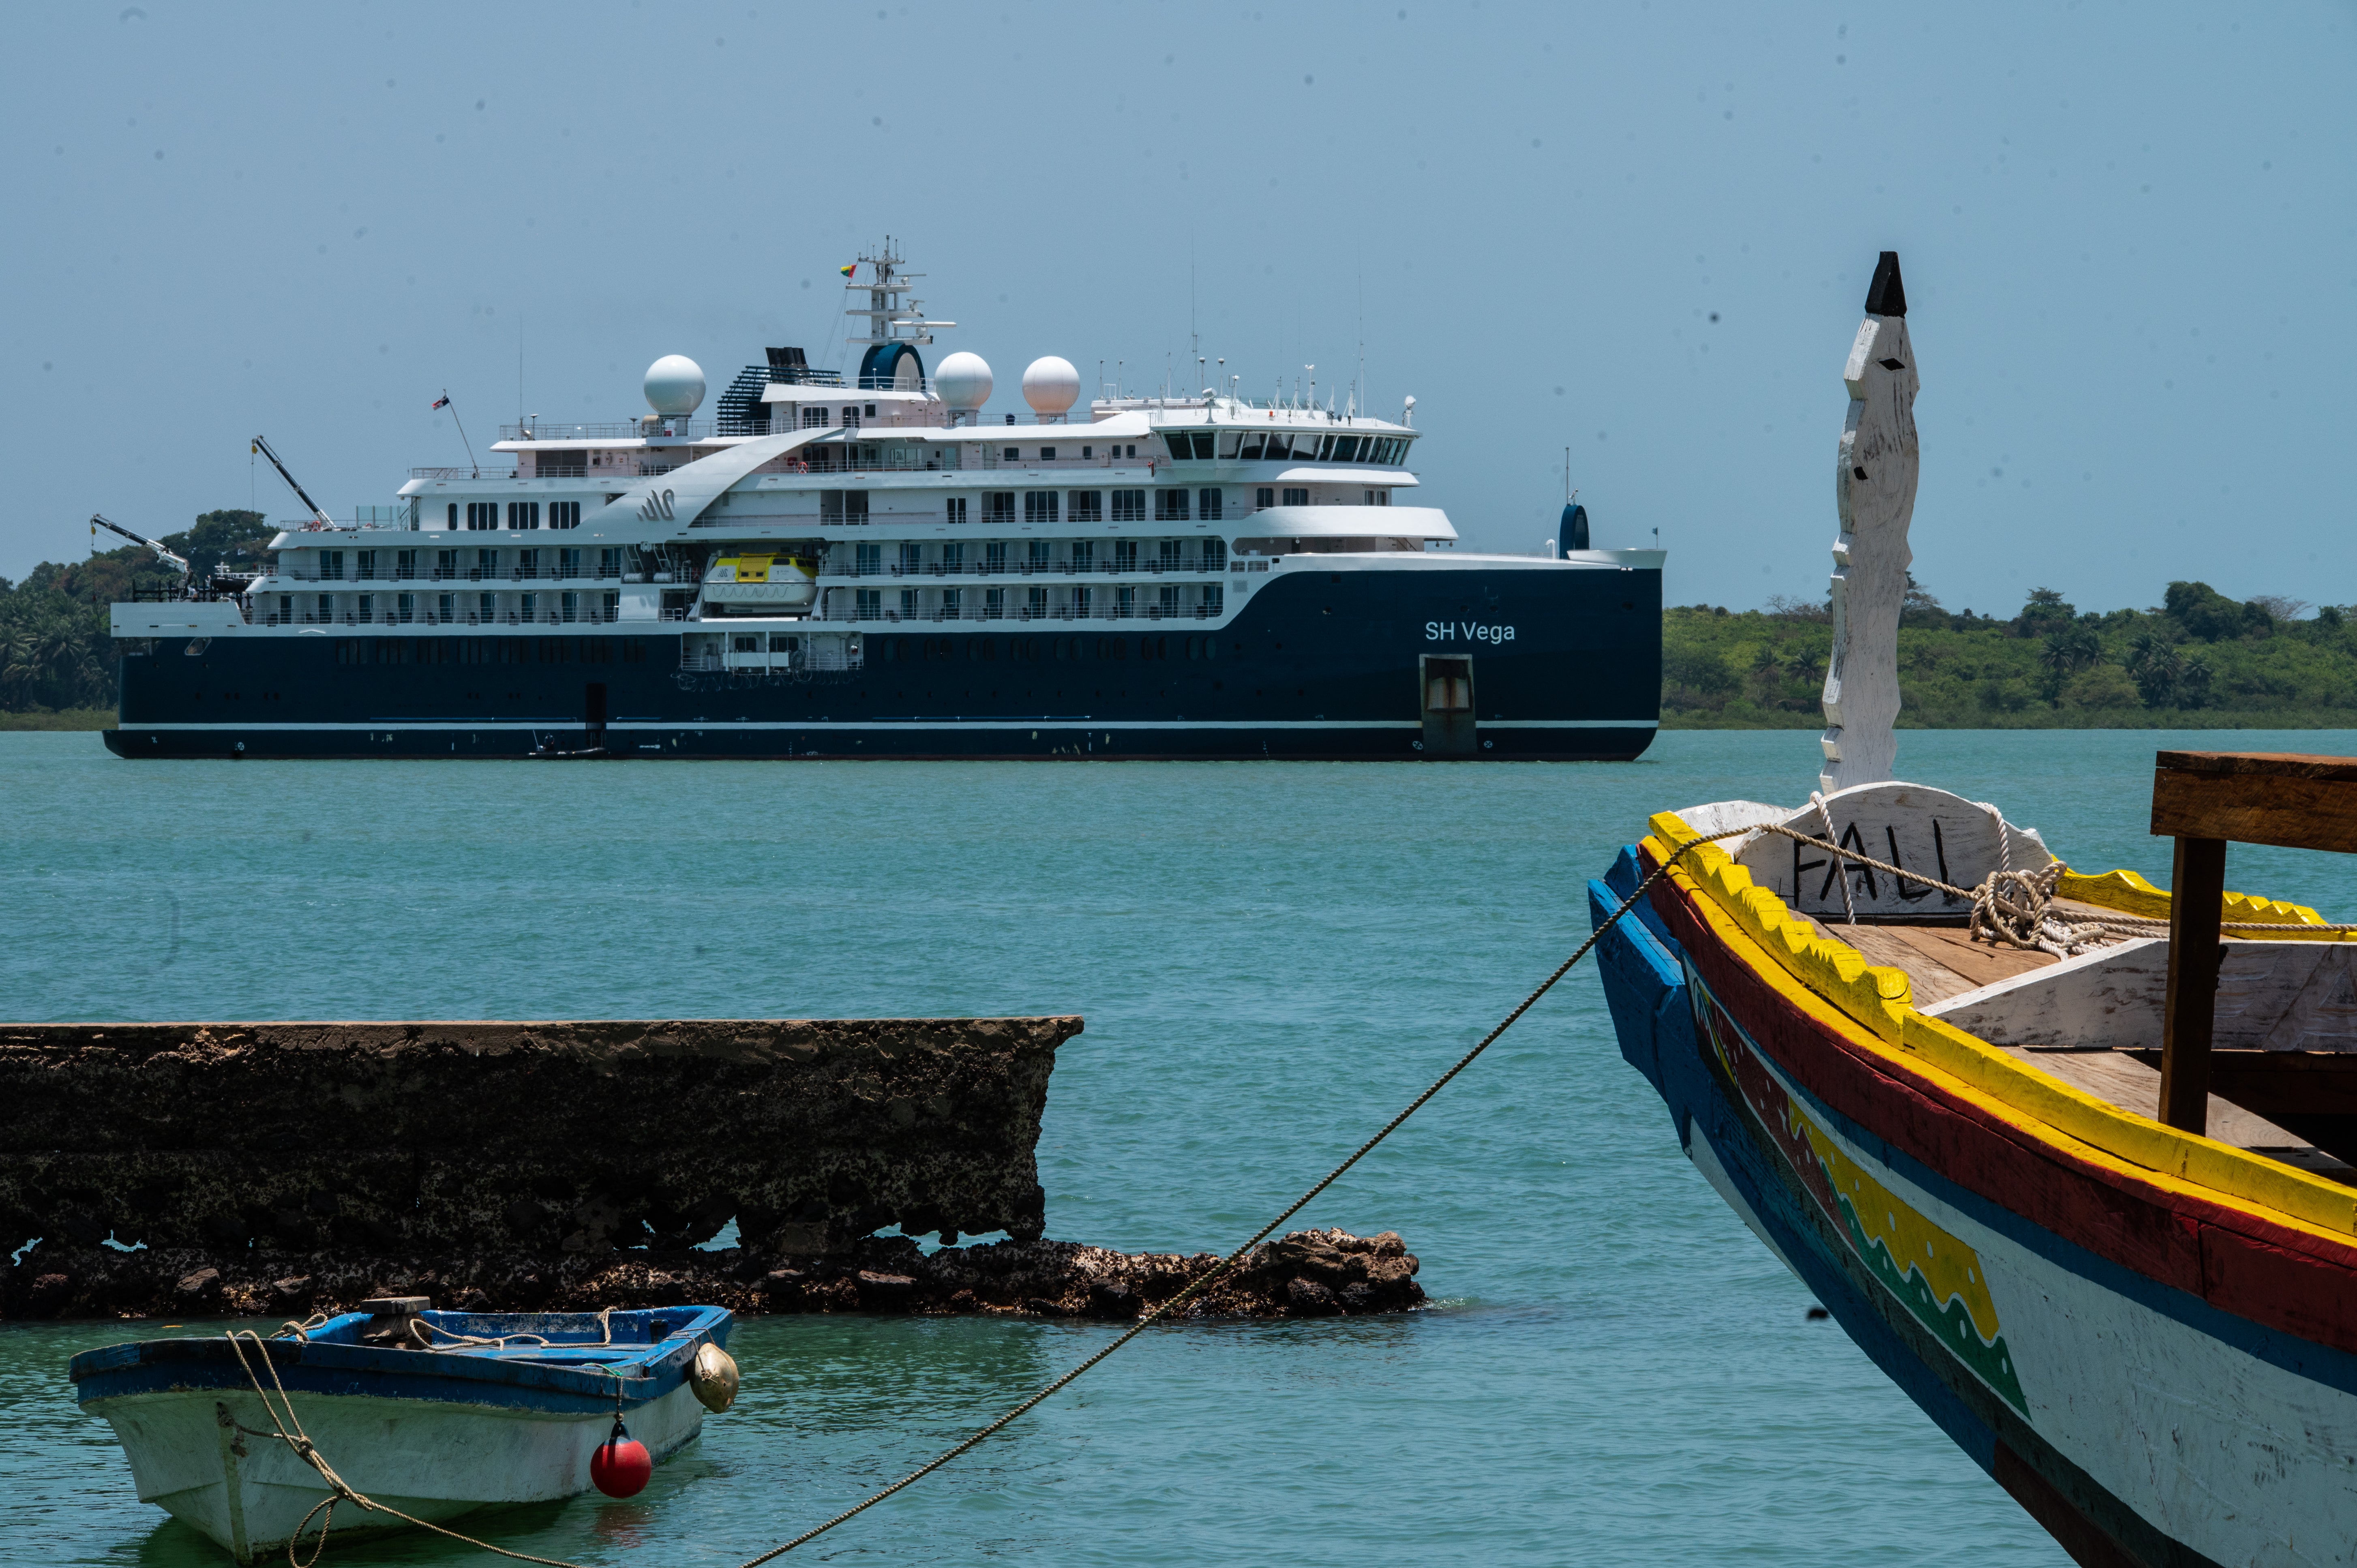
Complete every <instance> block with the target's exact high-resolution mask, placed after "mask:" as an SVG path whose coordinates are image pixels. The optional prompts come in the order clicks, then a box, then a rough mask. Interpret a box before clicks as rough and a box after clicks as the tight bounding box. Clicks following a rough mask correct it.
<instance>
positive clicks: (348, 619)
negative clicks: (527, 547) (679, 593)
mask: <svg viewBox="0 0 2357 1568" xmlns="http://www.w3.org/2000/svg"><path fill="white" fill-rule="evenodd" d="M247 618H248V619H249V620H251V619H252V618H253V616H252V613H251V612H249V613H248V616H247ZM621 618H622V617H621V607H619V606H618V605H581V606H577V607H575V608H573V609H569V610H568V609H565V607H562V606H559V607H555V608H554V609H545V610H544V609H539V608H534V609H533V611H532V612H531V613H530V614H526V613H524V612H523V611H522V610H500V611H492V612H490V613H488V614H486V613H485V612H483V611H481V610H459V609H451V610H447V611H446V610H443V609H441V608H439V607H434V608H427V607H423V606H420V607H414V608H411V609H405V610H404V609H400V608H393V609H382V610H380V609H366V610H359V609H352V610H344V611H342V612H340V613H337V614H330V615H318V614H316V613H314V612H312V611H309V610H306V611H304V612H303V613H301V614H300V615H292V614H287V615H282V614H280V613H279V612H278V611H276V610H273V611H270V612H269V613H268V615H267V616H266V617H265V618H264V621H263V623H262V624H264V625H265V626H576V625H591V626H598V625H609V624H611V623H613V622H616V621H619V620H620V619H621Z"/></svg>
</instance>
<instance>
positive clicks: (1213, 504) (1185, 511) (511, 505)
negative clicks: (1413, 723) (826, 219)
mask: <svg viewBox="0 0 2357 1568" xmlns="http://www.w3.org/2000/svg"><path fill="white" fill-rule="evenodd" d="M1007 450H1008V452H1009V454H1010V455H1011V454H1012V453H1013V451H1014V448H1012V447H1009V448H1008V449H1007ZM1055 450H1056V449H1055V448H1054V447H1052V446H1043V447H1041V448H1040V452H1041V453H1042V455H1043V456H1051V457H1052V456H1053V455H1054V453H1055ZM1152 494H1153V503H1152V504H1153V508H1154V519H1153V520H1154V521H1157V522H1189V521H1197V520H1199V519H1200V520H1201V521H1207V522H1216V521H1219V520H1221V519H1222V518H1223V517H1225V516H1226V515H1227V492H1225V491H1224V490H1222V489H1217V488H1216V487H1211V486H1205V487H1203V488H1202V489H1175V488H1166V489H1157V490H1155V491H1153V492H1152ZM1020 495H1021V505H1022V519H1023V521H1024V522H1026V523H1028V524H1031V525H1034V526H1037V525H1039V524H1041V523H1054V522H1061V521H1071V522H1079V523H1092V522H1105V521H1113V522H1144V521H1146V505H1147V501H1146V496H1147V492H1146V491H1145V490H1142V489H1136V490H1024V491H1022V492H1020ZM1391 499H1392V497H1391V492H1390V491H1389V490H1387V489H1373V490H1368V491H1367V492H1366V493H1365V497H1364V504H1365V505H1368V506H1389V505H1390V504H1391ZM981 501H982V507H981V519H982V521H985V522H996V523H1009V524H1011V523H1013V522H1014V521H1015V520H1016V506H1017V492H1016V491H1014V490H985V492H983V494H982V497H981ZM1308 504H1309V490H1308V487H1307V486H1300V485H1289V486H1272V485H1262V486H1260V487H1258V488H1256V489H1254V492H1253V507H1254V510H1266V509H1267V508H1269V507H1273V506H1308ZM464 510H465V513H466V522H465V527H466V528H467V529H468V530H469V531H471V532H478V533H481V532H492V531H495V530H499V529H506V530H507V531H509V532H516V533H526V532H534V531H537V530H538V529H539V528H540V527H541V526H542V523H541V518H542V515H543V512H544V510H545V513H546V516H547V519H548V522H547V526H548V527H549V528H552V529H558V530H562V529H570V528H578V527H580V526H581V503H580V502H579V501H508V502H505V503H504V510H502V503H501V502H499V501H468V502H466V503H465V508H464ZM943 510H944V511H945V513H946V515H945V517H944V519H943V521H947V522H952V523H963V522H970V521H973V520H974V508H973V506H972V498H969V497H966V496H951V497H949V498H948V499H946V500H945V501H944V502H943ZM459 512H460V503H459V502H457V501H452V502H451V503H450V505H449V527H450V530H451V532H458V530H459V527H460V523H459ZM818 516H819V521H820V522H821V523H822V524H825V523H844V524H856V523H864V522H866V521H867V492H866V490H822V491H820V492H819V500H818ZM503 519H504V521H502V520H503Z"/></svg>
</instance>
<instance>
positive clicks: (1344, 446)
mask: <svg viewBox="0 0 2357 1568" xmlns="http://www.w3.org/2000/svg"><path fill="white" fill-rule="evenodd" d="M1359 441H1360V437H1358V436H1356V435H1337V436H1335V437H1334V451H1333V459H1334V461H1335V462H1337V463H1355V462H1357V461H1358V460H1359ZM1369 445H1371V446H1372V442H1371V443H1369Z"/></svg>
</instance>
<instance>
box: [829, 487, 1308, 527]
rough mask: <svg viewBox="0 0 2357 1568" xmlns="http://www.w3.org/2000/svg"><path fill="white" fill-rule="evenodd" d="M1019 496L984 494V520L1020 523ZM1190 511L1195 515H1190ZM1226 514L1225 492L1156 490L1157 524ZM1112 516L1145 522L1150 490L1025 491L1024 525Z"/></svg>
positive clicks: (958, 505)
mask: <svg viewBox="0 0 2357 1568" xmlns="http://www.w3.org/2000/svg"><path fill="white" fill-rule="evenodd" d="M1273 493H1274V492H1272V491H1269V490H1263V491H1262V492H1261V495H1262V497H1263V498H1264V499H1262V501H1261V504H1262V505H1263V506H1269V505H1273V504H1274V503H1273V502H1271V501H1270V500H1268V499H1265V498H1267V497H1268V496H1270V495H1272V494H1273ZM1293 493H1294V492H1292V491H1290V490H1288V491H1286V494H1288V495H1290V494H1293ZM1308 493H1309V492H1308V491H1307V490H1303V491H1301V492H1300V494H1301V495H1302V497H1303V498H1304V503H1305V504H1306V501H1307V498H1308ZM1015 494H1016V492H1014V491H1013V490H985V492H983V496H982V521H985V522H995V523H1001V524H1012V523H1013V522H1014V521H1015ZM1108 496H1110V497H1111V498H1112V499H1113V506H1112V510H1111V511H1110V513H1108V511H1107V510H1106V507H1105V499H1106V497H1108ZM860 499H861V500H862V501H863V502H865V500H866V497H865V496H863V497H861V498H860ZM966 502H967V498H966V497H964V496H952V497H950V498H949V500H948V510H949V516H948V519H947V521H951V522H965V521H970V520H971V516H972V514H971V513H970V512H969V511H968V510H967V506H966ZM1287 504H1293V503H1287ZM1190 509H1191V511H1192V517H1190V516H1189V511H1190ZM863 510H864V508H863ZM1226 515H1227V498H1226V496H1225V494H1224V493H1223V492H1222V491H1220V490H1217V489H1201V490H1194V491H1189V490H1182V489H1160V490H1156V491H1155V492H1154V521H1157V522H1188V521H1192V520H1193V518H1194V517H1200V518H1201V519H1203V520H1204V521H1207V522H1215V521H1219V520H1220V519H1221V518H1222V517H1224V516H1226ZM1108 516H1110V518H1111V520H1112V521H1114V522H1144V521H1146V492H1145V491H1144V490H1025V491H1024V492H1023V521H1025V522H1026V523H1028V524H1031V525H1034V526H1037V525H1039V524H1040V523H1054V522H1061V521H1068V520H1069V521H1072V522H1103V521H1106V520H1107V518H1108ZM821 520H822V521H823V520H824V514H823V513H822V514H821Z"/></svg>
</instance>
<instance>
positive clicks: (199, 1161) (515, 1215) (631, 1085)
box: [0, 1017, 1081, 1304]
mask: <svg viewBox="0 0 2357 1568" xmlns="http://www.w3.org/2000/svg"><path fill="white" fill-rule="evenodd" d="M1080 1031H1081V1020H1080V1019H1078V1018H1072V1017H1059V1018H965V1019H867V1020H841V1021H816V1020H759V1019H756V1020H715V1021H684V1022H682V1021H673V1022H655V1023H650V1022H639V1023H628V1022H617V1023H400V1024H87V1025H83V1024H61V1025H5V1026H0V1254H7V1253H14V1252H16V1251H18V1250H19V1249H20V1248H21V1247H23V1246H24V1244H25V1243H26V1242H27V1241H29V1240H33V1239H34V1238H36V1237H38V1238H41V1239H42V1242H43V1244H42V1246H41V1247H40V1248H38V1249H37V1252H36V1254H28V1255H27V1259H26V1262H24V1263H23V1264H20V1265H19V1266H18V1270H17V1272H19V1273H21V1272H22V1271H23V1270H24V1269H25V1268H27V1267H32V1268H35V1269H37V1270H38V1273H36V1275H35V1276H34V1277H33V1278H32V1279H31V1280H30V1281H28V1282H27V1283H24V1284H23V1285H22V1288H18V1287H17V1286H15V1285H12V1286H11V1289H10V1293H9V1294H10V1299H11V1302H12V1304H13V1303H15V1302H17V1301H25V1302H30V1301H33V1300H34V1299H36V1298H38V1299H40V1300H44V1301H46V1300H48V1299H51V1298H53V1297H56V1296H57V1295H58V1294H59V1293H60V1292H68V1293H70V1294H73V1295H74V1296H75V1297H76V1299H83V1298H85V1297H86V1296H87V1294H88V1293H87V1291H86V1290H85V1289H84V1287H83V1286H81V1285H77V1284H70V1283H56V1282H54V1281H52V1283H48V1284H46V1285H44V1284H42V1283H40V1281H41V1279H43V1278H46V1277H48V1276H49V1275H58V1274H60V1273H63V1274H65V1275H67V1276H72V1275H73V1274H74V1269H73V1268H72V1267H70V1266H68V1265H64V1264H59V1262H58V1260H59V1259H60V1258H63V1257H66V1256H68V1255H71V1256H73V1257H78V1258H79V1257H83V1256H86V1255H87V1254H89V1253H90V1252H91V1251H93V1250H97V1249H98V1244H99V1243H101V1242H102V1241H103V1240H106V1239H108V1238H109V1237H110V1236H111V1237H112V1238H113V1240H115V1241H116V1242H117V1243H119V1244H122V1245H125V1246H128V1245H135V1244H137V1243H142V1242H144V1243H145V1245H146V1247H147V1248H148V1249H149V1250H150V1251H152V1252H154V1253H155V1254H156V1259H157V1260H160V1259H161V1258H162V1257H163V1256H164V1255H166V1254H169V1255H171V1256H174V1257H178V1258H182V1259H184V1260H187V1259H197V1260H200V1261H201V1262H200V1266H199V1264H197V1263H192V1264H191V1270H190V1271H184V1272H201V1268H203V1267H210V1268H215V1269H218V1270H219V1271H221V1277H222V1278H223V1279H224V1280H225V1281H230V1282H231V1285H233V1286H234V1288H235V1289H237V1290H248V1289H249V1287H248V1286H247V1285H245V1284H243V1283H238V1282H241V1281H243V1280H244V1278H245V1274H246V1273H249V1272H250V1265H251V1264H252V1262H253V1260H255V1259H258V1258H259V1257H262V1256H275V1255H288V1254H292V1255H302V1254H312V1253H323V1252H326V1253H334V1254H336V1255H339V1256H346V1257H351V1258H354V1259H364V1258H376V1259H386V1258H411V1259H414V1258H422V1257H450V1256H465V1257H469V1258H474V1259H478V1260H485V1262H483V1263H482V1264H481V1266H483V1267H494V1266H497V1267H501V1268H504V1267H508V1266H509V1265H508V1264H507V1263H506V1262H499V1263H497V1264H496V1265H495V1264H494V1263H493V1262H490V1261H493V1260H533V1262H531V1264H530V1265H529V1267H528V1268H527V1270H526V1272H527V1273H531V1272H537V1271H545V1270H548V1269H556V1270H557V1271H558V1272H559V1273H568V1274H569V1273H579V1272H581V1271H583V1270H593V1271H594V1269H595V1268H597V1267H600V1266H605V1265H604V1264H603V1263H601V1262H600V1260H608V1261H610V1256H611V1255H612V1254H614V1253H615V1252H616V1251H617V1250H618V1249H630V1248H633V1247H652V1248H654V1249H657V1250H658V1251H662V1253H664V1254H665V1255H670V1254H672V1253H676V1252H683V1251H686V1250H687V1249H689V1248H691V1247H693V1246H694V1245H695V1244H696V1243H698V1242H702V1241H705V1240H709V1239H711V1238H712V1237H714V1236H715V1235H716V1234H718V1232H719V1231H720V1230H721V1229H722V1228H723V1227H724V1226H726V1224H727V1223H728V1222H729V1221H730V1220H731V1219H734V1220H735V1221H736V1222H737V1230H738V1233H739V1234H740V1236H742V1237H743V1238H744V1240H745V1241H746V1242H747V1244H748V1250H749V1251H754V1252H760V1253H770V1254H791V1255H793V1256H797V1257H801V1256H824V1255H831V1254H839V1253H844V1252H845V1251H846V1250H847V1249H850V1248H851V1247H852V1246H853V1245H854V1244H855V1243H856V1241H857V1240H858V1239H859V1238H861V1237H864V1236H866V1235H868V1234H870V1233H871V1232H873V1231H875V1230H878V1229H881V1228H884V1227H888V1226H891V1225H894V1224H896V1223H897V1224H898V1225H899V1226H900V1227H901V1228H902V1229H903V1230H908V1231H909V1232H911V1233H917V1234H922V1233H926V1232H931V1231H940V1232H942V1234H943V1238H944V1240H950V1239H952V1238H953V1236H954V1234H955V1233H958V1232H965V1233H969V1234H974V1233H984V1232H989V1231H994V1230H1004V1231H1006V1233H1007V1234H1009V1235H1010V1236H1013V1237H1015V1238H1017V1240H1032V1239H1036V1238H1037V1237H1038V1236H1039V1232H1040V1227H1041V1219H1042V1214H1043V1210H1044V1207H1045V1201H1046V1200H1045V1195H1044V1194H1043V1193H1042V1191H1041V1189H1040V1187H1039V1169H1038V1165H1037V1164H1036V1162H1035V1160H1034V1158H1033V1148H1034V1146H1035V1144H1037V1142H1038V1138H1039V1117H1040V1113H1041V1112H1042V1110H1043V1109H1044V1108H1045V1106H1046V1103H1047V1095H1048V1079H1049V1072H1050V1071H1051V1070H1052V1069H1053V1068H1054V1065H1055V1053H1056V1049H1057V1047H1059V1046H1060V1045H1061V1044H1062V1043H1063V1042H1064V1041H1065V1040H1067V1039H1070V1038H1071V1036H1074V1035H1077V1034H1078V1033H1080ZM113 1255H114V1256H117V1257H121V1256H124V1254H119V1253H118V1254H113ZM37 1257H38V1262H37V1261H36V1259H37ZM568 1260H569V1261H568ZM52 1265H56V1266H52ZM144 1266H145V1267H149V1268H151V1269H152V1268H153V1266H154V1263H153V1262H151V1263H150V1264H148V1265H144ZM272 1266H274V1267H275V1266H276V1265H272ZM287 1266H288V1267H289V1268H292V1267H294V1266H295V1265H293V1264H289V1265H287ZM353 1266H355V1267H360V1266H361V1264H359V1263H355V1264H354V1265H353ZM519 1266H521V1265H519ZM131 1269H132V1265H130V1264H128V1263H125V1264H122V1265H119V1266H110V1267H107V1268H100V1267H97V1266H95V1265H91V1266H88V1267H84V1268H82V1270H81V1273H84V1274H87V1275H88V1276H89V1277H90V1278H91V1280H93V1281H96V1280H100V1279H101V1278H104V1279H105V1280H108V1281H114V1280H116V1279H118V1278H120V1279H127V1278H129V1277H131V1276H130V1274H129V1273H124V1271H126V1270H131ZM134 1272H135V1271H134ZM177 1277H178V1276H175V1278H176V1279H177ZM288 1277H291V1276H288ZM93 1288H95V1287H93ZM104 1288H105V1289H107V1290H113V1289H114V1288H116V1287H115V1285H114V1284H113V1283H108V1284H106V1285H105V1287H104ZM122 1288H123V1289H124V1290H127V1291H130V1292H131V1294H135V1295H140V1299H142V1300H149V1301H152V1300H153V1297H152V1295H151V1294H140V1293H142V1292H145V1291H147V1290H148V1289H149V1286H148V1285H146V1284H142V1285H140V1286H137V1287H132V1286H128V1285H124V1286H123V1287H122ZM176 1288H177V1287H176ZM224 1288H225V1289H227V1288H231V1286H224Z"/></svg>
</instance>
